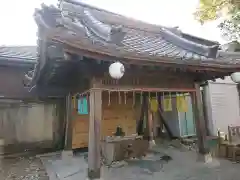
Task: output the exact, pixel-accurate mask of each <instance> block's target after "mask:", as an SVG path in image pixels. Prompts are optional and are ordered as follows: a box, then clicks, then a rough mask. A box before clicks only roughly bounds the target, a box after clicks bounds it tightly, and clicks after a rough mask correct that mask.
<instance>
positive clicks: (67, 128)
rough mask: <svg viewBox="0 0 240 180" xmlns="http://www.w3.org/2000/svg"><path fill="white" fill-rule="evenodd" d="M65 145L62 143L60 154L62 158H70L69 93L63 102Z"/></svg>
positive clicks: (70, 109)
mask: <svg viewBox="0 0 240 180" xmlns="http://www.w3.org/2000/svg"><path fill="white" fill-rule="evenodd" d="M65 104H66V106H65V109H66V111H65V112H66V113H65V122H66V123H65V143H64V151H63V153H62V157H63V158H65V157H68V156H72V155H73V154H72V132H73V131H72V128H73V127H72V96H71V94H70V93H69V94H68V95H67V96H66V101H65Z"/></svg>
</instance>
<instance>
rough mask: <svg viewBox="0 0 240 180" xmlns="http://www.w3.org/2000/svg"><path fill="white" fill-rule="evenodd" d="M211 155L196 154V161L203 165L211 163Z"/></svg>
mask: <svg viewBox="0 0 240 180" xmlns="http://www.w3.org/2000/svg"><path fill="white" fill-rule="evenodd" d="M212 160H213V159H212V155H211V154H210V153H208V154H198V157H197V161H199V162H204V163H211V162H212Z"/></svg>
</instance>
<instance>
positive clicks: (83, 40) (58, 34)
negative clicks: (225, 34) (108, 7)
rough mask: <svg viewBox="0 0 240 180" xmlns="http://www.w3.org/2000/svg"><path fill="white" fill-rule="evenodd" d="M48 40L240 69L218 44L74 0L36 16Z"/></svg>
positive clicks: (239, 59)
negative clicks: (47, 32)
mask: <svg viewBox="0 0 240 180" xmlns="http://www.w3.org/2000/svg"><path fill="white" fill-rule="evenodd" d="M35 19H36V22H37V23H38V25H41V26H45V27H46V28H48V29H51V30H50V31H49V32H50V33H49V37H50V38H51V39H53V40H56V41H59V42H62V43H63V44H66V45H69V46H71V47H75V48H79V49H81V50H86V51H89V52H96V53H99V54H103V55H108V56H114V57H119V58H121V57H125V58H128V59H135V60H137V59H138V60H141V59H142V60H152V61H159V62H164V61H167V62H171V61H172V63H180V64H193V65H199V64H201V65H210V66H211V64H214V65H220V64H222V65H236V64H239V65H240V57H239V56H237V57H236V56H233V57H232V56H229V55H224V53H223V52H221V53H220V52H219V50H218V49H219V44H218V43H217V42H212V41H208V40H205V39H201V38H197V37H194V36H191V35H187V34H184V33H182V32H181V31H180V30H178V29H177V28H166V27H162V26H156V25H151V24H147V23H143V22H141V21H137V20H134V19H130V18H127V17H124V16H121V15H118V14H114V13H111V12H108V11H105V10H101V9H98V8H95V7H92V6H89V5H86V4H82V3H79V2H75V1H74V0H65V1H64V0H63V1H61V4H60V9H58V8H55V7H53V6H43V7H42V9H41V10H37V11H36V13H35Z"/></svg>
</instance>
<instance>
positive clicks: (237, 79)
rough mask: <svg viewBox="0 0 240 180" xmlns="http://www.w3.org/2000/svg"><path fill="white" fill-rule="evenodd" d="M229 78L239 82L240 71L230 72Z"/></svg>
mask: <svg viewBox="0 0 240 180" xmlns="http://www.w3.org/2000/svg"><path fill="white" fill-rule="evenodd" d="M231 79H232V81H233V82H235V83H240V72H235V73H232V74H231Z"/></svg>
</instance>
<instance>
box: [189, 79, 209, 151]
mask: <svg viewBox="0 0 240 180" xmlns="http://www.w3.org/2000/svg"><path fill="white" fill-rule="evenodd" d="M194 86H195V89H196V93H195V94H194V95H193V96H192V102H193V112H194V119H195V125H196V132H197V138H198V140H197V142H198V149H199V153H200V154H202V155H206V154H208V153H209V149H208V148H207V143H206V137H207V133H206V122H205V118H204V112H203V102H202V95H201V90H200V85H199V83H195V84H194Z"/></svg>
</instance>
